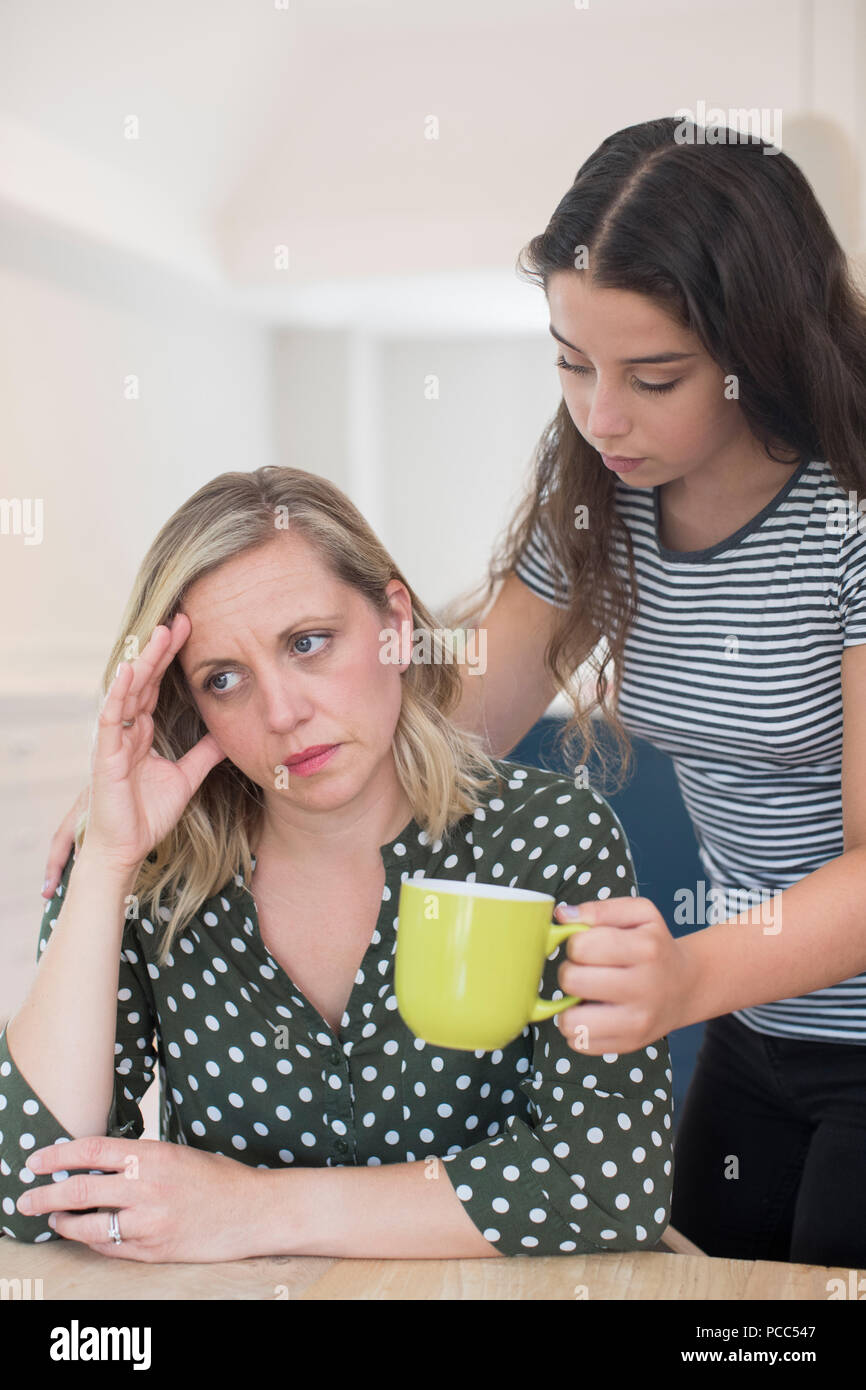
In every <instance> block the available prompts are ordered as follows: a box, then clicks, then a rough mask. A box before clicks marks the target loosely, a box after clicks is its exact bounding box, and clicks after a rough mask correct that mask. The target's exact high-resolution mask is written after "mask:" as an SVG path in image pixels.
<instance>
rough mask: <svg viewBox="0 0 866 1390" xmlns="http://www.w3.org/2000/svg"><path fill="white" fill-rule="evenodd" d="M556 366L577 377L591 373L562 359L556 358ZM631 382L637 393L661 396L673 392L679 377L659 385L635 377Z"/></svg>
mask: <svg viewBox="0 0 866 1390" xmlns="http://www.w3.org/2000/svg"><path fill="white" fill-rule="evenodd" d="M556 365H557V367H562V368H563V370H564V371H566V372H576V373H577V374H578V375H579V376H586V375H588V373H589V372H591V371H592V368H591V367H581V366H580V365H579V364H578V363H577V362H566V360H565V358H564V357H557V359H556ZM631 380H632V386H636V387H637V389H638V390H639V391H649V392H655V393H657V394H663V393H664V392H665V391H673V389H674V387H675V386H676V385H677V382H678V381H679V377H677V380H676V381H666V382H663V383H659V384H656V383H653V382H651V381H641V380H640V378H639V377H636V376H634V377H632V379H631Z"/></svg>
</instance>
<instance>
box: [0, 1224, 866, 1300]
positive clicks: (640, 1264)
mask: <svg viewBox="0 0 866 1390" xmlns="http://www.w3.org/2000/svg"><path fill="white" fill-rule="evenodd" d="M849 1276H850V1271H849V1270H847V1269H831V1268H829V1267H828V1266H825V1265H797V1264H781V1263H779V1264H776V1263H769V1262H767V1261H763V1260H727V1259H711V1258H710V1257H709V1256H707V1255H689V1254H669V1253H665V1252H662V1251H658V1250H655V1251H641V1252H636V1253H634V1254H622V1255H617V1254H613V1253H610V1254H604V1255H562V1256H549V1257H541V1256H531V1257H523V1256H520V1257H515V1258H491V1259H479V1260H350V1259H331V1258H329V1257H319V1256H306V1255H305V1256H273V1257H271V1256H268V1257H266V1258H258V1259H251V1260H235V1261H233V1262H231V1263H229V1264H198V1265H193V1264H143V1263H141V1262H140V1261H139V1260H117V1259H109V1258H108V1257H106V1256H104V1255H98V1254H96V1253H95V1252H94V1251H92V1250H89V1249H88V1248H87V1246H84V1245H78V1244H76V1243H75V1242H73V1241H51V1242H49V1243H43V1244H40V1245H28V1244H25V1243H24V1242H23V1241H16V1240H10V1239H9V1238H8V1237H3V1238H2V1239H0V1279H7V1280H10V1279H20V1280H22V1281H24V1280H27V1279H29V1280H30V1281H31V1285H30V1287H31V1290H32V1292H31V1293H30V1297H31V1298H32V1297H39V1296H40V1292H41V1297H42V1298H43V1299H45V1300H46V1301H47V1300H53V1299H71V1300H74V1301H78V1300H85V1299H115V1298H116V1299H136V1300H151V1299H153V1300H164V1299H169V1300H175V1299H177V1300H183V1299H256V1300H265V1299H288V1300H295V1299H298V1300H308V1299H314V1300H322V1299H324V1300H327V1299H338V1300H347V1299H412V1300H415V1299H418V1300H421V1299H424V1300H432V1299H448V1300H451V1299H500V1300H501V1299H520V1300H523V1299H545V1300H547V1299H557V1300H560V1299H563V1300H568V1301H569V1302H573V1301H574V1300H575V1299H576V1298H590V1299H592V1300H593V1301H598V1300H599V1299H602V1300H605V1299H671V1300H681V1299H725V1300H737V1299H766V1300H773V1301H776V1300H780V1299H817V1300H821V1301H822V1302H825V1301H826V1300H827V1292H828V1291H827V1281H828V1280H829V1279H832V1278H838V1279H842V1280H843V1281H844V1282H845V1284H846V1286H847V1284H848V1282H849ZM38 1279H41V1280H42V1284H41V1287H40V1286H38V1285H35V1284H34V1283H33V1281H35V1280H38Z"/></svg>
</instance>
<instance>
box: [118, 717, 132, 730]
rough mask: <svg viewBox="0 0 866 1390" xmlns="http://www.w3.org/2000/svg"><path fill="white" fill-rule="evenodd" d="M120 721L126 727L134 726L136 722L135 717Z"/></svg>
mask: <svg viewBox="0 0 866 1390" xmlns="http://www.w3.org/2000/svg"><path fill="white" fill-rule="evenodd" d="M120 722H121V725H122V726H123V728H124V729H131V728H132V726H133V724H134V723H135V720H134V719H121V721H120Z"/></svg>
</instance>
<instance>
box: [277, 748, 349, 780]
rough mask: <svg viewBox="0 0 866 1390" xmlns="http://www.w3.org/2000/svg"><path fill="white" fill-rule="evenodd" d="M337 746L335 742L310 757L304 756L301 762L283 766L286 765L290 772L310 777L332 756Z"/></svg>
mask: <svg viewBox="0 0 866 1390" xmlns="http://www.w3.org/2000/svg"><path fill="white" fill-rule="evenodd" d="M339 747H340V745H339V743H335V744H333V745H332V746H331V747H330V748H326V749H325V751H324V752H323V753H316V754H314V756H313V757H312V758H305V759H304V761H303V762H302V763H291V764H284V766H286V767H288V770H289V772H290V773H292V774H294V775H296V776H298V777H311V776H312V775H313V773H314V772H318V770H319V768H320V767H324V766H325V763H326V762H327V761H328V760H329V758H332V757H333V756H334V754H335V753H336V751H337V749H338V748H339Z"/></svg>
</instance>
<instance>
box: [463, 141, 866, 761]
mask: <svg viewBox="0 0 866 1390" xmlns="http://www.w3.org/2000/svg"><path fill="white" fill-rule="evenodd" d="M701 133H702V128H701V127H696V126H694V125H691V126H690V127H689V128H688V129H687V130H685V138H684V123H683V122H682V121H680V120H678V119H677V118H675V117H673V116H670V117H662V118H661V119H659V120H655V121H645V122H643V123H642V124H640V125H632V126H627V127H626V128H625V129H623V130H619V131H617V132H616V133H615V134H613V135H610V136H608V138H607V139H606V140H603V141H602V143H601V144H600V145H599V147H598V149H597V150H595V152H594V153H593V154H591V155H590V156H589V158H588V159H587V160H586V161H585V162H584V163H583V164H582V165H581V167H580V169H579V170H578V172H577V175H576V176H575V179H574V182H573V183H572V185H571V187H570V188H569V190H568V192H567V193H566V194H565V196H564V197H563V198H562V199H561V201H560V203H559V205H558V206H557V208H556V210H555V211H554V213H553V216H552V217H551V219H550V221H549V223H548V225H547V227H546V229H545V231H544V232H542V233H541V234H540V235H539V236H536V237H533V239H532V240H531V241H530V242H529V243H528V245H527V246H525V247H524V248H523V250H522V251H521V253H520V255H519V257H518V260H517V270H518V273H519V274H520V275H521V277H522V278H524V279H527V280H530V281H531V282H533V283H535V284H538V285H541V286H542V287H543V288H544V289H545V291H546V288H547V282H548V277H549V276H550V275H552V274H553V273H554V272H555V271H561V270H575V269H576V268H579V266H578V262H577V261H576V255H575V253H576V251H577V250H578V248H586V264H588V266H589V267H591V269H590V270H589V273H590V274H591V276H592V282H593V284H595V285H598V286H604V287H606V288H612V289H622V290H631V291H635V292H637V293H639V294H643V295H646V296H647V297H648V298H650V299H652V300H654V301H655V302H657V303H658V304H659V306H660V307H661V308H663V309H664V310H665V311H666V312H667V313H668V314H669V315H671V316H672V317H673V318H674V319H675V320H676V321H677V322H678V323H680V324H681V325H682V326H683V327H684V328H686V329H690V330H692V331H693V332H694V333H695V334H696V335H697V337H698V338H699V339H700V341H701V342H702V344H703V346H704V348H705V349H706V351H707V353H708V354H709V355H710V357H711V358H713V360H714V361H715V362H716V363H717V364H718V365H719V366H720V367H721V368H722V370H723V372H724V373H725V374H726V375H728V374H734V375H736V377H737V379H738V390H739V405H740V408H741V409H742V412H743V415H744V416H745V419H746V421H747V423H748V425H749V428H750V429H751V431H752V433H753V435H754V436H755V438H756V439H758V440H759V441H760V443H761V444H762V445H763V447H764V450H765V452H766V454H767V456H768V457H769V458H771V459H773V460H774V461H775V462H777V463H789V464H791V466H792V467H795V466H796V465H797V464H798V463H800V462H801V461H802V460H803V459H805V458H810V459H826V460H827V462H828V463H829V466H830V467H831V469H832V471H833V474H834V476H835V477H836V479H837V481H838V482H839V483H840V484H841V485H842V487H843V488H845V490H846V491H848V490H851V489H853V490H854V491H859V492H861V493H862V492H863V491H864V490H866V464H864V457H866V297H864V295H863V294H862V293H861V292H860V290H859V289H858V288H857V287H856V286H855V284H854V282H853V280H852V277H851V275H850V272H849V268H848V264H847V260H846V256H845V252H844V251H843V249H842V247H841V246H840V245H839V242H838V241H837V239H836V237H835V236H834V234H833V231H832V229H831V227H830V225H829V223H828V221H827V218H826V216H825V215H824V212H823V211H822V209H821V207H820V205H819V203H818V201H817V199H816V197H815V195H814V193H813V191H812V188H811V186H810V184H809V183H808V181H807V179H806V178H805V176H804V175H803V174H802V173H801V171H800V170H799V169H798V167H797V165H796V164H795V163H794V162H793V160H791V159H790V158H789V157H788V156H787V155H786V154H784V153H782V152H781V151H778V150H776V151H775V152H773V150H774V147H773V146H770V145H768V144H766V143H765V142H764V141H762V140H758V139H757V138H754V139H751V140H750V141H749V143H739V141H740V140H741V139H742V137H741V136H739V135H738V133H737V132H736V131H734V130H728V129H727V128H721V129H719V128H716V130H715V131H714V137H719V138H718V139H717V141H716V143H704V142H703V140H702V139H701ZM689 136H691V138H690V139H689ZM722 136H723V137H724V138H721V137H722ZM696 137H697V138H696ZM765 150H767V151H770V152H769V153H765ZM534 459H535V463H534V477H533V482H532V487H531V491H530V492H529V493H528V494H527V496H526V497H525V498H524V501H523V502H522V503H521V506H520V508H519V509H518V512H517V513H516V515H515V516H514V518H513V519H512V521H511V523H510V524H509V526H508V528H507V531H506V533H505V536H504V538H503V539H501V540H500V542H499V544H498V545H497V547H496V549H495V552H494V555H493V558H492V560H491V563H490V567H489V571H488V575H487V578H486V581H485V593H484V596H483V598H482V599H481V601H480V603H479V602H477V601H470V599H469V597H468V596H465V595H464V596H463V598H462V599H458V600H456V601H455V604H454V606H453V611H454V618H453V619H452V621H455V622H458V621H466V619H467V617H468V616H469V615H470V614H472V615H477V614H480V613H481V612H482V611H483V610H484V609H486V607H487V605H488V602H489V600H490V598H491V596H492V594H493V590H494V588H495V586H496V584H497V583H498V581H499V580H501V579H504V578H505V577H506V576H507V575H508V573H509V572H510V571H512V570H513V569H514V566H515V564H516V561H517V559H518V557H519V555H520V553H521V551H522V550H523V549H524V546H525V545H526V542H527V540H528V538H529V535H530V533H531V531H532V530H533V529H534V527H535V525H536V523H537V522H539V520H540V521H541V522H542V524H543V525H544V527H545V529H546V532H547V534H548V536H549V541H550V548H551V551H550V553H551V569H552V573H553V576H554V579H556V565H557V564H558V565H560V566H561V567H562V570H563V571H564V574H565V575H566V576H567V579H568V588H567V589H563V587H562V585H561V584H560V583H558V582H557V592H558V596H559V597H560V598H561V599H562V601H564V602H567V603H568V608H567V609H563V616H562V620H561V622H560V623H559V625H558V627H557V630H556V632H555V634H554V636H553V637H552V639H551V641H550V643H549V645H548V648H547V651H546V653H545V665H546V667H547V669H548V671H549V672H550V674H551V676H552V678H553V680H554V682H555V685H556V688H557V690H559V691H562V692H563V693H564V694H565V695H566V696H567V697H568V699H569V702H570V704H571V705H572V710H573V712H572V715H571V717H570V718H569V720H568V722H567V723H566V725H565V726H564V728H563V729H562V731H561V734H560V740H559V742H560V746H561V747H563V748H564V749H565V751H566V756H571V753H572V750H573V748H574V746H575V744H576V742H577V740H578V739H581V740H582V744H583V746H582V749H581V751H580V753H579V754H578V761H579V762H580V763H582V764H585V763H586V762H587V759H588V758H589V757H590V756H591V755H592V753H593V752H596V753H597V755H598V756H599V758H600V760H601V764H602V768H603V769H604V770H605V771H607V767H606V759H605V750H604V748H603V746H602V744H601V742H600V740H599V739H598V735H597V731H596V729H594V728H593V722H595V723H596V726H597V727H598V726H599V721H598V720H596V721H592V715H593V713H594V712H596V711H597V712H598V713H599V714H600V715H601V716H603V721H606V723H607V726H608V728H609V729H610V730H611V731H612V733H613V735H614V739H615V742H616V744H617V747H618V751H619V754H620V756H621V766H620V775H621V777H624V776H625V774H626V773H627V771H628V769H629V766H630V759H631V744H630V741H629V738H628V734H627V732H626V730H625V728H624V726H623V725H622V723H621V721H620V719H619V716H618V714H617V712H616V703H617V700H618V695H619V688H620V684H621V678H622V658H623V650H624V646H625V642H626V638H627V636H628V631H629V629H630V627H631V624H632V622H633V620H634V616H635V613H636V611H637V604H638V587H637V581H636V577H635V569H634V553H633V549H632V544H631V537H630V535H629V533H628V529H627V527H626V526H625V523H624V522H623V520H622V518H621V517H620V516H619V514H618V512H617V510H616V508H615V488H616V478H615V476H614V475H613V474H612V473H610V472H609V471H608V470H607V469H604V468H601V467H599V456H598V454H597V452H596V450H595V449H593V448H592V446H591V445H590V444H588V443H587V442H586V440H585V439H584V438H583V436H582V435H581V434H580V433H579V431H578V430H577V428H576V426H575V425H574V422H573V421H572V419H571V416H570V415H569V413H568V410H567V408H566V405H565V401H564V400H563V401H561V402H560V404H559V408H558V409H557V411H556V414H555V415H554V417H553V419H552V420H551V421H550V422H549V424H548V425H547V426H546V428H545V430H544V432H543V434H542V437H541V439H540V441H539V444H538V446H537V448H536V451H535V456H534ZM581 505H583V506H586V507H587V508H588V512H589V516H590V517H591V518H592V524H591V525H590V526H589V527H586V528H583V529H580V528H578V527H576V526H575V515H576V511H575V509H576V508H577V507H578V506H581ZM614 532H619V534H620V535H621V536H622V539H623V542H624V546H625V552H626V555H627V560H628V577H627V579H626V578H625V576H621V575H620V574H619V573H618V572H617V570H616V568H615V563H614V558H613V554H612V545H611V540H612V536H613V534H614ZM584 662H586V663H588V666H589V669H590V671H591V672H592V673H593V676H594V678H595V680H596V681H597V686H596V690H595V694H594V697H593V698H592V699H591V700H590V702H589V703H583V704H581V702H580V701H579V699H578V697H577V696H576V695H575V693H574V687H573V685H572V678H573V675H574V673H575V672H576V670H577V668H578V666H579V665H581V664H582V663H584ZM611 665H612V666H613V680H612V681H611V678H610V674H609V668H610V667H611Z"/></svg>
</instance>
